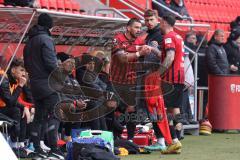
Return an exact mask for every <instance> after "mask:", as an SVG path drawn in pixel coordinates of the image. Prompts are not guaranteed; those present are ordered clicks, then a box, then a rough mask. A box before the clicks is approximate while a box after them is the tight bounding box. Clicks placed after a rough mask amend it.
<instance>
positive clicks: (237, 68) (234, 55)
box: [224, 28, 240, 74]
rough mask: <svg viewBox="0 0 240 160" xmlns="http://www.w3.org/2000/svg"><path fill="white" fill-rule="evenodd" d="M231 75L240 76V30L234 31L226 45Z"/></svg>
mask: <svg viewBox="0 0 240 160" xmlns="http://www.w3.org/2000/svg"><path fill="white" fill-rule="evenodd" d="M224 48H225V50H226V53H227V57H228V62H229V64H230V69H231V74H240V28H237V29H234V30H233V31H232V32H231V34H230V36H229V38H228V41H227V43H226V44H225V45H224Z"/></svg>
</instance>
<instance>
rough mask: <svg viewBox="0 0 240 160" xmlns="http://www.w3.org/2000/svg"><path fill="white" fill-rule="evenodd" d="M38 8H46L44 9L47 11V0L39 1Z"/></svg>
mask: <svg viewBox="0 0 240 160" xmlns="http://www.w3.org/2000/svg"><path fill="white" fill-rule="evenodd" d="M39 2H40V6H41V8H46V9H49V3H48V0H40V1H39Z"/></svg>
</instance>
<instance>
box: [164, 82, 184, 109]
mask: <svg viewBox="0 0 240 160" xmlns="http://www.w3.org/2000/svg"><path fill="white" fill-rule="evenodd" d="M183 89H184V84H173V91H172V92H170V93H168V94H166V95H164V96H163V98H164V103H165V106H166V108H181V106H182V101H183Z"/></svg>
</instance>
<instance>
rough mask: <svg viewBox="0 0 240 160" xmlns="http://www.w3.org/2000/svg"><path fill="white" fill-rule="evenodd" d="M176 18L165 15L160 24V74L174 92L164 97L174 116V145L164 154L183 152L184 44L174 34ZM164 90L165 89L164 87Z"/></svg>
mask: <svg viewBox="0 0 240 160" xmlns="http://www.w3.org/2000/svg"><path fill="white" fill-rule="evenodd" d="M175 21H176V20H175V18H174V17H173V16H171V15H164V16H163V17H162V19H161V22H160V29H161V31H162V32H163V34H164V37H163V49H162V65H163V67H162V68H161V69H160V74H161V75H162V78H163V79H164V80H165V81H168V82H169V83H172V85H173V87H174V90H173V91H172V92H171V93H169V94H166V95H165V96H164V102H165V105H166V107H167V109H168V112H169V113H170V114H171V115H173V116H172V124H171V122H170V124H171V127H170V129H171V134H172V138H173V145H171V146H169V147H168V149H167V150H166V151H164V152H163V153H166V154H168V153H173V152H177V153H180V152H181V147H182V145H181V143H180V141H179V140H178V139H179V137H180V132H181V129H182V123H181V121H182V118H181V115H180V107H181V104H182V98H183V88H184V58H183V53H184V43H183V39H182V37H181V36H180V35H178V34H177V33H176V32H174V30H173V27H174V25H175ZM163 88H164V87H163Z"/></svg>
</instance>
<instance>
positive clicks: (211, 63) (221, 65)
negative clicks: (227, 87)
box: [206, 30, 230, 75]
mask: <svg viewBox="0 0 240 160" xmlns="http://www.w3.org/2000/svg"><path fill="white" fill-rule="evenodd" d="M223 43H224V31H223V30H216V31H215V32H214V34H213V36H212V39H211V40H210V41H209V44H208V48H207V51H206V62H207V67H208V73H209V74H215V75H216V74H223V75H225V74H229V69H230V68H229V63H228V60H227V54H226V52H225V49H224V48H223Z"/></svg>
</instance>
